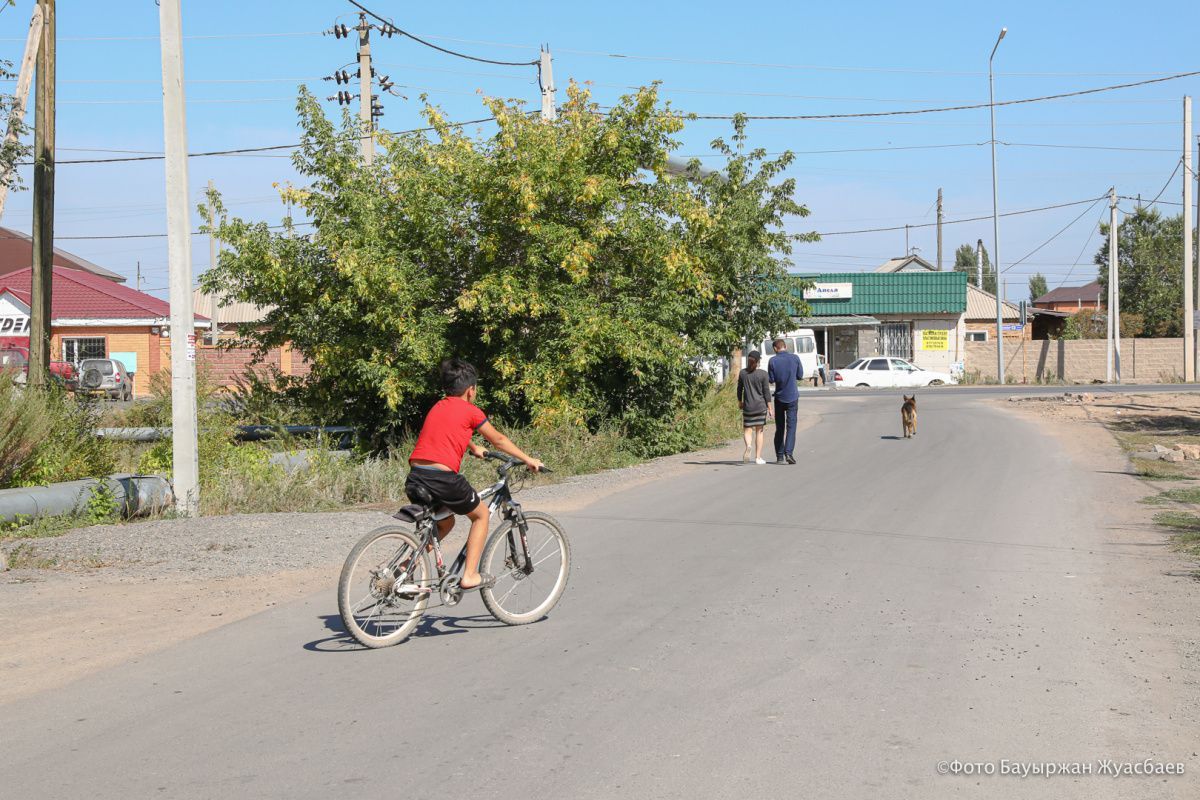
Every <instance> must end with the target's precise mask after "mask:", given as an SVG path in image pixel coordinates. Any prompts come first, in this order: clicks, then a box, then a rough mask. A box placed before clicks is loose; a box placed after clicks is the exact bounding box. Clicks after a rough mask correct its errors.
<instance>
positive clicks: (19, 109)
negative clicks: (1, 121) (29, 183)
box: [0, 5, 45, 217]
mask: <svg viewBox="0 0 1200 800" xmlns="http://www.w3.org/2000/svg"><path fill="white" fill-rule="evenodd" d="M44 19H45V15H44V13H43V12H42V7H41V6H40V5H36V6H34V7H33V18H32V19H30V21H29V35H28V36H26V37H25V56H24V57H23V58H22V59H21V72H20V73H19V74H18V75H17V89H16V91H15V92H14V93H13V104H12V113H11V114H10V115H9V117H8V133H7V134H5V137H4V141H5V144H7V145H14V144H16V143H17V139H18V138H19V137H18V134H17V129H18V128H19V127H20V124H21V120H23V119H25V104H26V103H27V102H28V101H29V85H30V84H31V83H33V70H34V65H35V62H36V61H37V54H38V48H39V46H40V45H41V41H42V22H43V20H44ZM11 174H12V169H11V168H10V169H6V170H4V172H3V174H0V217H3V216H4V204H5V201H7V200H8V181H9V178H10V176H11Z"/></svg>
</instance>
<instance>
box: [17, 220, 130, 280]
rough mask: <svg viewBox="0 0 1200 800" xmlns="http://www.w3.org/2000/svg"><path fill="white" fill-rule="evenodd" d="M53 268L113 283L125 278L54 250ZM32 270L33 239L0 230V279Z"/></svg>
mask: <svg viewBox="0 0 1200 800" xmlns="http://www.w3.org/2000/svg"><path fill="white" fill-rule="evenodd" d="M54 266H56V267H63V268H65V269H73V270H78V271H80V272H89V273H91V274H92V275H97V276H99V277H101V278H104V279H105V280H109V281H112V282H114V283H124V282H125V277H124V276H122V275H118V274H117V273H115V272H111V271H110V270H107V269H105V268H104V267H101V266H97V265H96V264H93V263H92V262H90V261H88V260H87V259H84V258H80V257H79V256H76V255H72V254H70V253H68V252H65V251H63V250H59V249H58V248H57V247H56V248H54ZM32 268H33V239H31V238H30V237H29V236H28V235H27V234H24V233H21V232H20V231H14V230H12V229H11V228H0V279H3V277H4V276H5V275H8V274H10V273H13V272H20V271H21V270H23V269H32Z"/></svg>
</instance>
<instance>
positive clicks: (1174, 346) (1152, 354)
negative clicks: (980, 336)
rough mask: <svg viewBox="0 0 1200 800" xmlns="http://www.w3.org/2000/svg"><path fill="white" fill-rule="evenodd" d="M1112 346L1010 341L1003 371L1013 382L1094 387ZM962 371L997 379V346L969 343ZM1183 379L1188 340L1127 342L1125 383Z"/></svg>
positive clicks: (1089, 342)
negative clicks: (1185, 348) (1108, 348)
mask: <svg viewBox="0 0 1200 800" xmlns="http://www.w3.org/2000/svg"><path fill="white" fill-rule="evenodd" d="M1107 347H1108V345H1107V343H1106V342H1105V340H1103V339H1071V340H1055V339H1039V340H1036V341H1027V340H1025V341H1022V340H1014V339H1008V338H1005V340H1004V362H1005V364H1004V371H1005V375H1006V377H1007V378H1008V380H1010V381H1016V382H1018V383H1020V382H1025V383H1036V382H1038V381H1053V380H1060V381H1066V382H1068V383H1091V382H1092V381H1096V380H1100V381H1102V380H1104V378H1105V367H1106V363H1107ZM963 368H964V369H965V371H966V372H967V373H972V372H978V373H979V376H980V377H981V378H984V379H988V380H995V378H996V343H995V342H967V345H966V358H965V359H964V363H963ZM1182 378H1183V339H1122V340H1121V380H1122V381H1124V382H1126V383H1130V382H1137V383H1167V382H1171V381H1175V380H1180V379H1182Z"/></svg>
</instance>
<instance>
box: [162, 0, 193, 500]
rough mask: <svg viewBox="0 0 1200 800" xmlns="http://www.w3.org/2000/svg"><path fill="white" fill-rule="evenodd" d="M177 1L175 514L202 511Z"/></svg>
mask: <svg viewBox="0 0 1200 800" xmlns="http://www.w3.org/2000/svg"><path fill="white" fill-rule="evenodd" d="M179 3H180V0H159V10H158V26H159V41H160V43H161V48H162V88H163V134H164V137H163V138H164V150H165V153H166V161H165V164H166V175H167V261H168V265H169V266H168V273H167V274H168V286H169V289H170V294H169V299H170V303H171V423H172V431H171V443H172V449H171V452H172V455H173V457H174V467H173V471H174V490H175V510H176V512H177V513H179V514H181V515H183V516H186V517H190V516H194V515H195V514H196V512H197V511H198V510H199V507H200V480H199V473H200V463H199V458H198V456H197V453H196V318H195V315H194V314H193V313H192V236H191V225H190V221H189V216H190V215H189V204H188V162H187V106H186V103H185V100H184V93H183V92H184V89H183V87H184V84H183V19H182V16H181V13H180V8H179Z"/></svg>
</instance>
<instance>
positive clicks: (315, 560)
mask: <svg viewBox="0 0 1200 800" xmlns="http://www.w3.org/2000/svg"><path fill="white" fill-rule="evenodd" d="M813 421H815V420H813ZM735 458H740V448H739V447H738V445H736V444H731V445H726V446H723V447H720V448H716V449H713V450H705V451H698V452H693V453H684V454H681V455H676V456H669V457H667V458H660V459H656V460H654V461H649V462H646V463H644V464H639V465H637V466H634V467H628V468H625V469H619V470H608V471H605V472H599V473H595V474H592V475H581V476H577V477H573V478H569V479H567V480H564V481H562V482H559V483H555V484H549V485H544V486H533V487H531V488H529V489H525V490H523V491H520V492H519V493H518V495H517V499H518V500H519V501H520V502H521V503H522V504H524V505H525V507H526V508H529V509H540V510H545V511H549V512H552V513H553V512H555V511H568V510H573V509H576V508H579V507H581V506H584V505H587V504H588V503H591V502H594V501H596V500H598V499H600V498H601V497H603V496H605V495H608V494H611V493H612V492H615V491H620V490H621V489H625V488H629V487H631V486H636V485H637V484H640V483H643V482H645V481H649V480H653V479H654V478H658V477H663V476H665V475H669V474H674V473H676V472H679V471H682V470H686V469H698V468H703V467H704V466H706V465H710V464H725V463H728V462H729V461H730V460H732V459H735ZM710 468H711V467H710ZM391 522H394V520H392V518H391V516H390V513H385V512H383V511H378V510H375V511H370V510H356V511H339V512H326V513H319V514H313V513H283V514H243V515H237V516H214V517H199V518H196V519H159V520H151V521H145V522H134V523H127V524H123V525H96V526H92V527H88V528H80V529H78V530H74V531H70V532H68V533H65V534H63V535H62V536H58V537H53V538H45V539H23V540H15V541H12V542H8V543H7V544H5V545H3V548H4V549H5V550H7V551H9V552H11V551H12V550H13V548H15V547H16V546H18V545H20V544H22V543H26V544H29V545H30V546H31V547H32V548H33V553H32V554H31V555H32V556H33V557H35V558H44V559H53V560H54V562H55V564H56V569H57V570H86V571H91V570H96V569H100V570H102V571H104V572H105V573H107V574H110V575H113V576H116V575H121V576H128V577H131V578H154V577H157V576H160V575H164V574H179V573H188V574H191V575H194V576H195V577H197V578H205V579H208V578H236V577H245V576H252V575H266V574H274V573H278V572H286V571H294V570H305V569H311V568H313V567H320V566H325V565H329V564H336V563H340V562H341V560H342V559H344V558H345V556H346V553H347V552H349V550H350V548H351V547H352V546H353V545H354V543H355V542H356V541H357V540H358V539H359V537H361V536H362V535H363V534H365V533H366V532H368V531H370V530H372V529H373V528H376V527H378V526H380V525H386V524H389V523H391ZM466 529H467V526H466V525H465V524H464V523H463V522H460V523H459V525H458V526H457V527H456V529H455V535H452V536H451V538H450V540H449V541H447V542H446V548H447V549H448V550H450V554H451V555H453V554H454V553H456V552H457V549H458V548H459V547H460V546H461V541H462V537H464V536H465V534H466ZM37 572H38V571H36V570H13V571H10V572H9V574H8V577H9V578H12V579H19V578H21V577H22V573H30V574H36V573H37Z"/></svg>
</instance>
